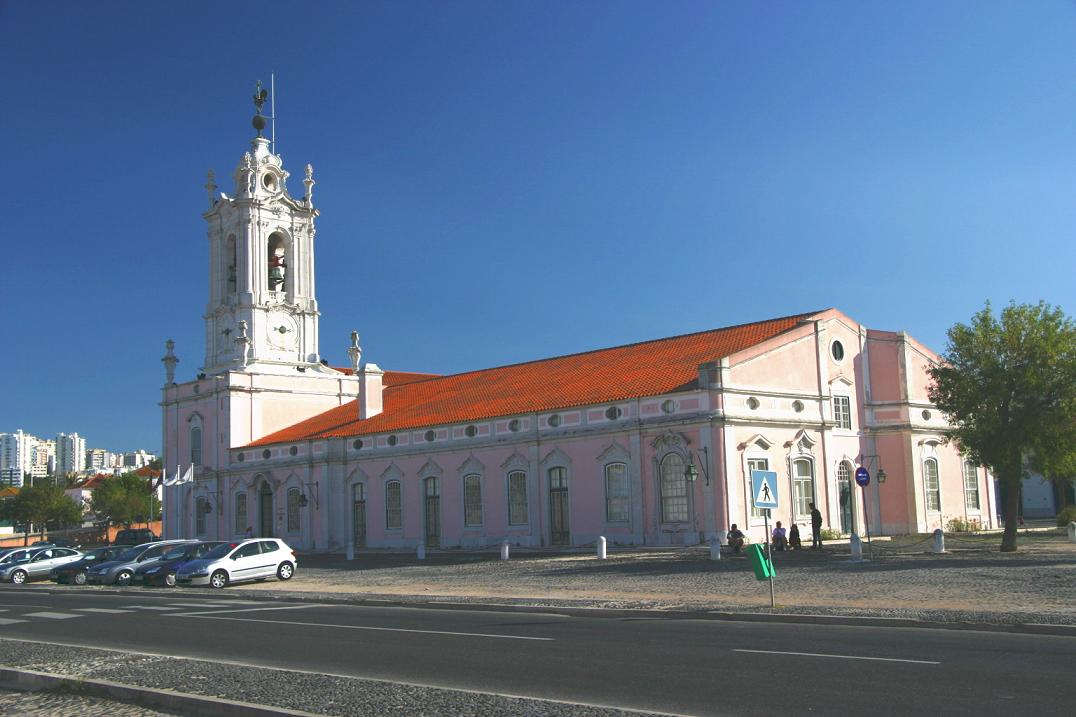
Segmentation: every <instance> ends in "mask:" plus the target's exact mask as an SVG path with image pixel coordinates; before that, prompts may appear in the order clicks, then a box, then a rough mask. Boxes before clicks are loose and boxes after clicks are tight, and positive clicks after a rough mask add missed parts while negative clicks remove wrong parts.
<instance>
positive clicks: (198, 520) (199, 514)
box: [194, 495, 209, 535]
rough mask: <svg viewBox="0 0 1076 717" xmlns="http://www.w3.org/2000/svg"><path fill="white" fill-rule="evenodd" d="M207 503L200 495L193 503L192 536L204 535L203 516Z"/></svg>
mask: <svg viewBox="0 0 1076 717" xmlns="http://www.w3.org/2000/svg"><path fill="white" fill-rule="evenodd" d="M208 505H209V501H207V500H206V499H205V496H203V495H200V496H198V498H196V499H195V501H194V534H195V535H205V514H206V507H207V506H208Z"/></svg>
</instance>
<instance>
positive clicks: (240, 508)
mask: <svg viewBox="0 0 1076 717" xmlns="http://www.w3.org/2000/svg"><path fill="white" fill-rule="evenodd" d="M249 527H250V523H248V522H247V493H246V491H240V492H239V493H236V494H235V534H236V535H241V534H243V533H245V532H246V530H247V528H249Z"/></svg>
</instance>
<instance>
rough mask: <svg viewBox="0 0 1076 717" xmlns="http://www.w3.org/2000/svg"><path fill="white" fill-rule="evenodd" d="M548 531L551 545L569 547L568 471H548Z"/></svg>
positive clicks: (562, 469)
mask: <svg viewBox="0 0 1076 717" xmlns="http://www.w3.org/2000/svg"><path fill="white" fill-rule="evenodd" d="M549 531H550V540H551V542H552V543H553V545H569V544H571V540H572V536H571V529H570V528H569V527H568V471H567V470H565V469H564V468H550V469H549Z"/></svg>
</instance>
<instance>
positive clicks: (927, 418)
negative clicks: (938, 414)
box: [923, 411, 931, 421]
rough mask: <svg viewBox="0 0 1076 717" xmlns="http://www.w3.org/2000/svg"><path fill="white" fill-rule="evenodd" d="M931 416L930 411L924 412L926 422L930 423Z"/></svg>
mask: <svg viewBox="0 0 1076 717" xmlns="http://www.w3.org/2000/svg"><path fill="white" fill-rule="evenodd" d="M930 416H931V413H930V411H923V420H924V421H929V420H930Z"/></svg>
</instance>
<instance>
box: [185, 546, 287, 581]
mask: <svg viewBox="0 0 1076 717" xmlns="http://www.w3.org/2000/svg"><path fill="white" fill-rule="evenodd" d="M298 564H299V561H298V559H296V557H295V552H294V551H293V550H292V549H291V548H290V547H289V546H288V544H287V543H285V542H284V541H283V540H280V539H279V538H254V539H253V540H244V541H243V542H241V543H225V544H224V545H220V546H218V547H216V548H214V549H213V550H211V551H209V552H208V553H206V555H205V557H204V558H202V559H201V560H192V561H190V562H189V563H184V564H183V565H182V566H181V567H180V568H179V571H178V572H177V573H176V583H178V584H179V585H208V586H210V587H213V588H223V587H225V586H227V585H230V584H231V583H239V582H246V581H248V580H265V579H267V578H271V577H274V576H275V577H277V578H278V579H280V580H291V576H292V575H294V574H295V568H296V567H297V566H298Z"/></svg>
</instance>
